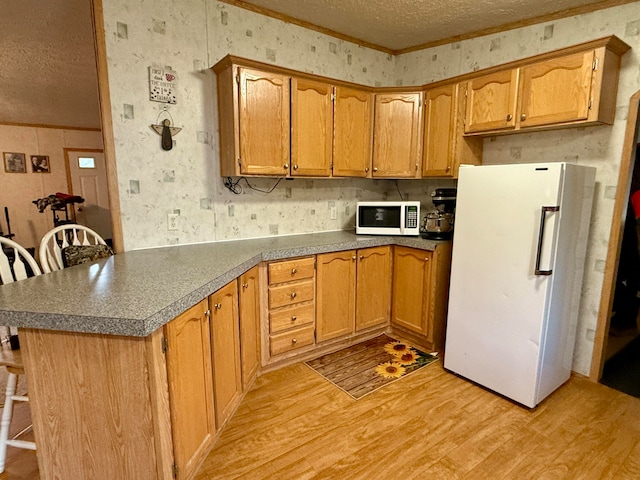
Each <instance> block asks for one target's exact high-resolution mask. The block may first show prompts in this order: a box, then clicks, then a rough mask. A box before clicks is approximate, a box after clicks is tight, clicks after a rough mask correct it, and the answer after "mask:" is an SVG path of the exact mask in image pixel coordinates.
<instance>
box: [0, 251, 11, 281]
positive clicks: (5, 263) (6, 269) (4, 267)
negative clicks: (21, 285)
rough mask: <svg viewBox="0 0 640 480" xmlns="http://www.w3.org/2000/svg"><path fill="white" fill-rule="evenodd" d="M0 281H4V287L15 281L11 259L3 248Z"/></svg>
mask: <svg viewBox="0 0 640 480" xmlns="http://www.w3.org/2000/svg"><path fill="white" fill-rule="evenodd" d="M0 280H2V285H6V284H7V283H11V282H13V281H14V278H13V274H12V273H11V267H10V266H9V257H7V254H6V253H4V250H3V249H2V248H0Z"/></svg>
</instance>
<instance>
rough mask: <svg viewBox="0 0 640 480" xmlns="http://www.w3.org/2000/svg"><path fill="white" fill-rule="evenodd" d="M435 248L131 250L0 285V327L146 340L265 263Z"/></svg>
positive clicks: (294, 243) (360, 241)
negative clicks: (355, 251)
mask: <svg viewBox="0 0 640 480" xmlns="http://www.w3.org/2000/svg"><path fill="white" fill-rule="evenodd" d="M438 243H439V242H438V241H435V240H426V239H423V238H420V237H395V236H362V235H355V234H354V233H352V232H347V231H337V232H327V233H312V234H304V235H291V236H281V237H269V238H259V239H248V240H233V241H224V242H211V243H200V244H194V245H178V246H171V247H161V248H153V249H145V250H132V251H129V252H125V253H121V254H117V255H114V256H112V257H110V258H108V259H103V260H98V261H97V262H95V263H92V264H90V265H89V264H84V265H78V266H76V267H71V268H67V269H64V270H59V271H56V272H51V273H47V274H43V275H40V276H38V277H32V278H29V279H27V280H23V281H21V282H15V283H11V284H8V285H2V286H0V318H1V319H2V320H1V322H0V323H1V324H3V325H12V326H16V327H30V328H41V329H47V330H61V331H70V332H87V333H105V334H112V335H125V336H136V337H144V336H147V335H149V334H150V333H151V332H153V331H154V330H156V329H157V328H159V327H161V326H162V325H164V324H165V323H167V322H169V321H170V320H171V319H173V318H175V317H176V316H177V315H179V314H180V313H182V312H184V311H185V310H186V309H188V308H190V307H191V306H193V305H195V304H196V303H198V302H199V301H200V300H202V299H203V298H205V297H207V296H208V295H210V294H211V293H213V292H215V291H216V290H218V289H219V288H221V287H223V286H224V285H226V284H227V283H228V282H230V281H231V280H233V279H235V278H237V277H238V276H240V275H241V274H243V273H244V272H246V271H247V270H249V269H250V268H252V267H253V266H255V265H257V264H258V263H260V262H261V261H271V260H280V259H285V258H290V257H299V256H304V255H314V254H317V253H326V252H334V251H341V250H351V249H357V248H366V247H375V246H379V245H404V246H408V247H414V248H420V249H423V250H434V249H435V248H436V246H437V245H438Z"/></svg>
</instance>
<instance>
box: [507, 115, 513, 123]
mask: <svg viewBox="0 0 640 480" xmlns="http://www.w3.org/2000/svg"><path fill="white" fill-rule="evenodd" d="M512 118H513V115H511V114H510V113H507V122H510V121H511V119H512Z"/></svg>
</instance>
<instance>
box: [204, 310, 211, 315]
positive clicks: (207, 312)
mask: <svg viewBox="0 0 640 480" xmlns="http://www.w3.org/2000/svg"><path fill="white" fill-rule="evenodd" d="M204 314H205V315H206V316H207V317H210V316H211V310H209V309H208V308H207V309H206V310H205V311H204Z"/></svg>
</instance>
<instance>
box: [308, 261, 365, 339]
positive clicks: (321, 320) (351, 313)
mask: <svg viewBox="0 0 640 480" xmlns="http://www.w3.org/2000/svg"><path fill="white" fill-rule="evenodd" d="M317 261H318V271H317V274H316V275H317V277H316V279H317V287H316V291H317V295H316V334H317V340H318V342H322V341H325V340H329V339H331V338H335V337H340V336H342V335H347V334H349V333H352V332H353V329H354V318H355V281H356V252H355V250H348V251H345V252H335V253H323V254H320V255H317Z"/></svg>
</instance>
